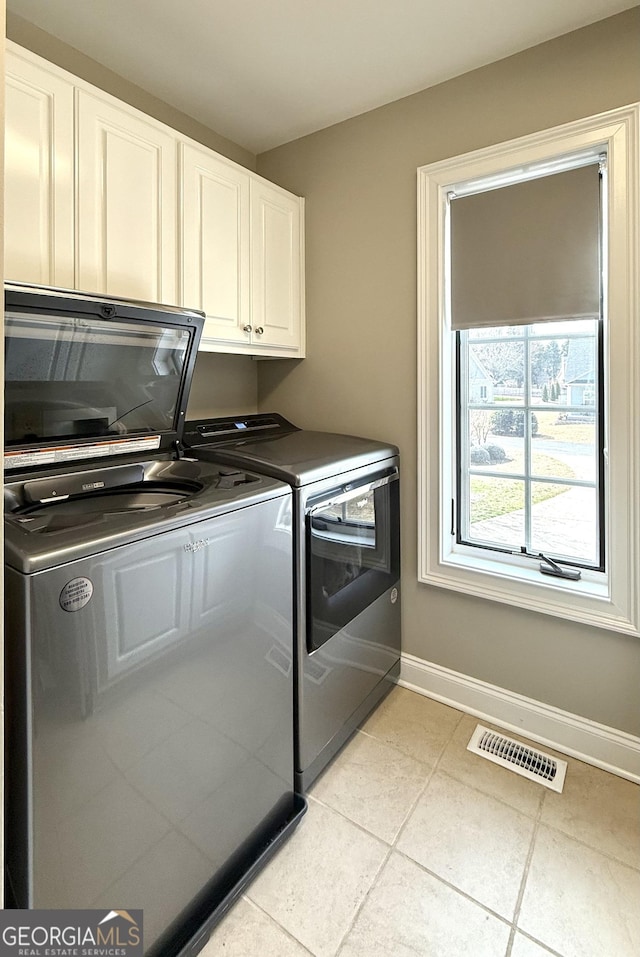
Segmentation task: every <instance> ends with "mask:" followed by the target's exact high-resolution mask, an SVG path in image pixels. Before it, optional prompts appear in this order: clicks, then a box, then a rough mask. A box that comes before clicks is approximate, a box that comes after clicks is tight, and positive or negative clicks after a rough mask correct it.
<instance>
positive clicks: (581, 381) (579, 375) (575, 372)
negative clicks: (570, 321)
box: [564, 336, 597, 414]
mask: <svg viewBox="0 0 640 957" xmlns="http://www.w3.org/2000/svg"><path fill="white" fill-rule="evenodd" d="M596 369H597V353H596V340H595V338H594V337H593V336H584V337H583V338H579V339H569V341H568V343H567V357H566V361H565V369H564V381H565V387H566V404H567V405H568V406H578V408H584V409H585V410H590V411H591V413H592V414H593V412H594V411H595V407H596V395H597V380H596Z"/></svg>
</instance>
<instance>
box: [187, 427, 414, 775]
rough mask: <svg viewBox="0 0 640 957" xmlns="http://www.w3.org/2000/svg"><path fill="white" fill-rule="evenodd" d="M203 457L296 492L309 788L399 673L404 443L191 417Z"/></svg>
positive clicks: (304, 761) (299, 717)
mask: <svg viewBox="0 0 640 957" xmlns="http://www.w3.org/2000/svg"><path fill="white" fill-rule="evenodd" d="M184 441H185V443H186V444H187V445H188V446H189V447H190V448H191V450H192V452H193V453H194V454H195V455H197V456H198V458H204V459H207V460H211V461H218V462H225V463H227V464H230V465H235V466H236V467H238V468H247V469H252V470H253V471H256V472H259V473H260V474H262V475H270V476H272V477H274V478H277V479H279V480H281V481H285V482H288V483H289V484H290V485H291V487H292V489H293V540H294V595H295V629H296V639H295V642H296V644H295V647H296V780H297V785H298V788H299V789H300V791H301V792H304V790H306V789H307V788H308V787H309V785H310V784H311V783H312V782H313V781H314V779H315V778H316V777H317V775H318V774H319V773H320V772H321V771H322V770H323V768H324V767H325V766H326V764H327V762H328V761H329V760H330V759H331V758H332V757H333V756H334V755H335V754H336V752H337V751H338V750H339V748H340V747H341V746H342V745H343V744H344V743H345V741H346V740H347V739H348V738H349V736H350V735H351V734H352V733H353V731H354V730H355V729H356V728H357V726H358V724H359V723H360V722H361V721H362V720H363V719H364V718H365V717H366V715H367V714H368V713H369V712H370V711H371V710H372V709H373V708H374V707H375V706H376V705H377V704H378V702H379V701H380V700H381V699H382V698H383V697H384V696H385V695H386V693H387V692H388V691H389V690H390V689H391V688H392V687H393V684H394V681H395V678H396V677H397V675H398V674H399V670H400V598H399V589H400V482H399V478H400V472H399V458H398V449H397V448H396V447H395V446H394V445H387V444H385V443H383V442H376V441H373V440H370V439H364V438H359V437H357V436H351V435H340V434H335V433H328V432H312V431H306V430H302V429H298V428H296V427H295V426H294V425H292V424H291V423H290V422H287V420H286V419H284V418H282V416H279V415H277V414H264V415H262V414H258V415H250V416H245V417H225V418H218V419H213V420H200V421H192V422H187V425H186V428H185V437H184Z"/></svg>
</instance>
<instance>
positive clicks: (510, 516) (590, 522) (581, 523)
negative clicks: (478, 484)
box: [471, 487, 597, 561]
mask: <svg viewBox="0 0 640 957" xmlns="http://www.w3.org/2000/svg"><path fill="white" fill-rule="evenodd" d="M594 510H595V492H594V490H593V489H590V488H576V487H574V488H568V489H567V491H566V492H561V493H560V494H559V495H554V496H553V498H548V499H546V500H545V501H544V502H538V504H537V505H534V506H533V508H532V512H531V514H532V535H533V538H534V548H536V549H537V550H540V551H549V552H551V553H552V554H561V555H566V556H568V557H576V558H578V557H580V558H585V557H587V558H592V559H593V560H594V561H595V560H596V559H597V554H596V534H595V533H596V529H595V522H594ZM471 533H472V536H473V538H474V539H478V538H481V539H484V540H490V541H493V542H497V543H499V544H502V545H508V546H509V547H510V548H513V549H518V548H519V547H520V545H521V544H524V509H517V510H516V511H514V512H508V513H507V514H505V515H497V516H496V517H495V518H486V519H484V521H482V522H476V523H475V524H474V525H472V526H471Z"/></svg>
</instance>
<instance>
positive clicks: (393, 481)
mask: <svg viewBox="0 0 640 957" xmlns="http://www.w3.org/2000/svg"><path fill="white" fill-rule="evenodd" d="M398 478H399V473H398V470H397V468H394V469H392V470H387V471H386V472H385V473H383V474H377V475H372V476H369V477H368V478H367V480H366V481H364V482H363V483H361V484H358V485H354V486H351V485H346V486H343V487H342V488H341V489H339V490H337V491H334V492H333V493H329V494H324V495H323V496H322V498H321V499H320V498H316V499H311V500H310V501H309V502H308V504H307V514H306V536H307V583H308V587H307V650H308V651H309V652H312V651H315V650H316V649H317V648H320V647H321V646H322V645H323V644H324V643H325V642H326V641H328V640H329V639H330V638H331V637H333V635H335V634H336V633H337V632H339V631H341V630H342V629H343V628H344V627H345V626H346V625H347V624H348V623H349V622H350V621H352V620H353V619H354V618H356V617H357V616H358V615H359V614H360V613H361V612H362V611H364V609H365V608H367V607H368V606H369V605H371V604H372V603H373V602H374V601H375V600H376V598H379V597H380V595H382V594H384V592H386V591H387V589H389V588H391V587H392V586H393V585H394V584H395V583H396V582H397V580H398V578H399V575H400V534H399V530H398V529H399V509H400V496H399V482H398Z"/></svg>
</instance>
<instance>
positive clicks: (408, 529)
mask: <svg viewBox="0 0 640 957" xmlns="http://www.w3.org/2000/svg"><path fill="white" fill-rule="evenodd" d="M639 36H640V8H638V7H636V8H634V9H633V10H631V11H628V12H626V13H623V14H620V15H618V16H616V17H612V18H610V19H608V20H604V21H601V22H600V23H598V24H595V25H593V26H590V27H587V28H585V29H583V30H579V31H576V32H575V33H572V34H568V35H566V36H564V37H560V38H558V39H556V40H553V41H550V42H548V43H545V44H542V45H540V46H538V47H535V48H533V49H531V50H528V51H525V52H524V53H521V54H518V55H516V56H513V57H510V58H508V59H506V60H503V61H500V62H499V63H495V64H492V65H490V66H488V67H484V68H482V69H480V70H476V71H474V72H473V73H470V74H467V75H465V76H461V77H458V78H456V79H454V80H451V81H449V82H447V83H444V84H442V85H440V86H437V87H433V88H431V89H430V90H426V91H424V92H422V93H418V94H416V95H414V96H411V97H408V98H406V99H403V100H401V101H398V102H396V103H393V104H390V105H389V106H386V107H383V108H381V109H378V110H375V111H373V112H370V113H367V114H364V115H362V116H359V117H357V118H355V119H352V120H349V121H346V122H344V123H341V124H338V125H336V126H333V127H331V128H329V129H326V130H323V131H321V132H319V133H315V134H313V135H311V136H307V137H304V138H303V139H300V140H298V141H296V142H294V143H290V144H288V145H286V146H283V147H280V148H278V149H276V150H272V151H270V152H268V153H265V154H263V155H261V156H259V157H258V172H259V173H261V174H262V175H264V176H266V177H268V178H270V179H274V180H276V181H277V182H278V183H280V184H282V185H283V186H285V187H287V188H289V189H291V190H293V191H294V192H296V193H300V194H301V195H303V196H305V197H306V215H307V221H306V247H307V273H306V283H307V337H308V356H309V358H307V359H306V360H304V361H303V362H298V363H291V362H283V361H274V362H270V363H264V364H261V365H260V367H259V372H258V387H259V388H258V401H259V406H260V408H261V409H263V410H266V409H277V410H278V411H280V412H282V413H283V414H284V415H285V416H290V417H291V418H292V419H293V420H294V421H295V422H297V423H298V424H300V425H304V426H306V427H309V428H320V429H335V430H337V431H344V432H354V433H360V434H364V435H370V436H372V437H379V438H385V439H390V440H392V441H394V442H396V443H397V444H398V445H399V446H400V449H401V454H402V462H403V490H402V495H403V513H402V522H403V527H402V534H403V562H404V566H403V581H404V584H403V614H404V637H403V641H404V650H405V651H406V652H408V653H410V654H413V655H417V656H419V657H420V658H423V659H426V660H428V661H432V662H435V663H437V664H440V665H442V666H444V667H447V668H451V669H453V670H455V671H458V672H461V673H463V674H466V675H471V676H474V677H476V678H478V679H481V680H484V681H488V682H490V683H493V684H495V685H498V686H500V687H503V688H508V689H510V690H512V691H514V692H517V693H520V694H523V695H526V696H528V697H531V698H533V699H536V700H538V701H543V702H546V703H548V704H551V705H554V706H556V707H559V708H561V709H564V710H567V711H569V712H572V713H574V714H579V715H583V716H585V717H587V718H590V719H592V720H595V721H598V722H601V723H603V724H605V725H609V726H611V727H614V728H619V729H621V730H624V731H628V732H630V733H633V734H640V714H639V711H638V679H639V678H640V639H632V638H628V637H625V636H623V635H619V634H615V633H613V632H605V631H601V630H598V629H595V628H588V627H584V626H581V625H577V624H573V623H570V622H565V621H563V620H560V619H557V618H551V617H547V616H544V615H538V614H535V613H533V612H525V611H520V610H518V609H517V608H513V607H510V606H507V605H500V604H497V603H493V602H489V601H484V600H481V599H476V598H471V597H467V596H464V595H460V594H458V593H455V592H448V591H445V590H440V589H436V588H432V587H429V586H426V585H422V584H418V582H417V578H416V574H417V572H416V566H417V533H416V497H417V488H416V169H417V167H418V166H422V165H424V164H426V163H431V162H435V161H436V160H440V159H443V158H446V157H448V156H454V155H456V154H459V153H463V152H467V151H469V150H474V149H478V148H480V147H483V146H487V145H490V144H492V143H498V142H501V141H503V140H507V139H511V138H513V137H517V136H521V135H524V134H527V133H531V132H533V131H536V130H541V129H545V128H549V127H552V126H555V125H557V124H560V123H564V122H568V121H570V120H574V119H577V118H578V117H582V116H588V115H590V114H595V113H598V112H601V111H603V110H607V109H611V108H613V107H616V106H621V105H624V104H627V103H630V102H632V101H635V100H638V99H640V56H639V55H638V54H639V44H638V38H639Z"/></svg>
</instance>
